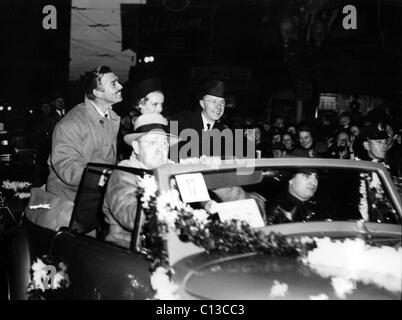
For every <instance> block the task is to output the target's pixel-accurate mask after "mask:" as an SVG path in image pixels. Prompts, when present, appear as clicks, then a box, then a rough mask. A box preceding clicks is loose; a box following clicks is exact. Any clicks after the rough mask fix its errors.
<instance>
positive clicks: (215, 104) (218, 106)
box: [200, 94, 225, 121]
mask: <svg viewBox="0 0 402 320" xmlns="http://www.w3.org/2000/svg"><path fill="white" fill-rule="evenodd" d="M200 105H201V108H202V112H203V114H204V117H206V118H207V120H209V121H218V120H219V119H220V118H221V117H222V116H223V113H224V112H225V99H224V98H220V97H216V96H211V95H209V94H207V95H205V96H204V97H203V98H202V100H200Z"/></svg>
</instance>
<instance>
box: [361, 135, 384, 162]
mask: <svg viewBox="0 0 402 320" xmlns="http://www.w3.org/2000/svg"><path fill="white" fill-rule="evenodd" d="M363 145H364V148H365V149H366V150H367V151H368V153H369V155H370V156H371V158H373V159H377V160H383V159H385V156H386V154H387V150H388V144H387V140H386V139H381V140H369V141H368V142H365V143H364V144H363Z"/></svg>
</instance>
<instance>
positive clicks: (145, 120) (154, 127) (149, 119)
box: [123, 113, 179, 146]
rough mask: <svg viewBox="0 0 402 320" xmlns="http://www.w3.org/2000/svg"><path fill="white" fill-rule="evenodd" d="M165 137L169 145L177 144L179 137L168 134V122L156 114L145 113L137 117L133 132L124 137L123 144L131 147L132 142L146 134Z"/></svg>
mask: <svg viewBox="0 0 402 320" xmlns="http://www.w3.org/2000/svg"><path fill="white" fill-rule="evenodd" d="M150 132H152V133H156V134H161V135H166V136H167V137H168V138H169V145H171V146H172V145H174V144H176V143H178V142H179V137H177V136H175V135H172V134H170V133H168V121H167V119H166V118H164V117H163V116H162V115H160V114H158V113H147V114H143V115H141V116H139V117H138V118H137V119H136V120H135V121H134V132H133V133H130V134H127V135H125V136H124V138H123V139H124V142H125V143H127V144H128V145H130V146H131V144H132V142H133V141H134V140H138V139H139V138H141V137H142V136H143V135H146V134H147V133H150Z"/></svg>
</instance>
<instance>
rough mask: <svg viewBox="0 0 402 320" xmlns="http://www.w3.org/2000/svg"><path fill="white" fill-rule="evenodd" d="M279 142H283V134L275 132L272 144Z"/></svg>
mask: <svg viewBox="0 0 402 320" xmlns="http://www.w3.org/2000/svg"><path fill="white" fill-rule="evenodd" d="M277 142H281V135H280V134H274V135H273V136H272V144H274V143H277Z"/></svg>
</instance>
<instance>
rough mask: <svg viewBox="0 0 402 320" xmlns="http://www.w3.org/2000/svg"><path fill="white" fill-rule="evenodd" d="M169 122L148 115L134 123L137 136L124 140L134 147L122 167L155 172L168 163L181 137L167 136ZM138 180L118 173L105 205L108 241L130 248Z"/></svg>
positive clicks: (152, 114) (112, 181)
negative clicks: (171, 148)
mask: <svg viewBox="0 0 402 320" xmlns="http://www.w3.org/2000/svg"><path fill="white" fill-rule="evenodd" d="M167 125H168V122H167V120H166V119H165V118H164V117H162V116H161V115H160V114H156V113H148V114H144V115H141V116H139V117H138V118H137V119H136V121H135V122H134V133H131V134H128V135H126V136H124V141H125V142H126V143H127V144H128V145H130V146H132V148H133V153H132V155H131V157H130V159H128V160H123V161H121V162H120V163H119V166H124V167H132V168H138V169H149V170H153V169H156V168H158V167H160V166H162V165H164V164H168V163H170V161H169V160H168V151H169V146H171V145H174V144H176V143H177V142H178V137H177V136H174V135H171V134H169V133H168V131H167V130H168V127H167ZM138 178H139V177H138V176H136V175H134V174H131V173H127V172H124V171H121V170H115V171H114V172H113V173H112V175H111V177H110V180H109V183H108V187H107V190H106V194H105V200H104V204H103V212H104V213H105V217H106V222H107V223H108V224H109V226H110V228H109V232H108V235H107V236H106V241H110V242H113V243H116V244H118V245H120V246H123V247H126V248H128V247H129V246H130V241H131V231H132V230H133V228H134V222H135V218H136V212H137V205H138V203H137V196H136V192H137V189H138Z"/></svg>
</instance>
